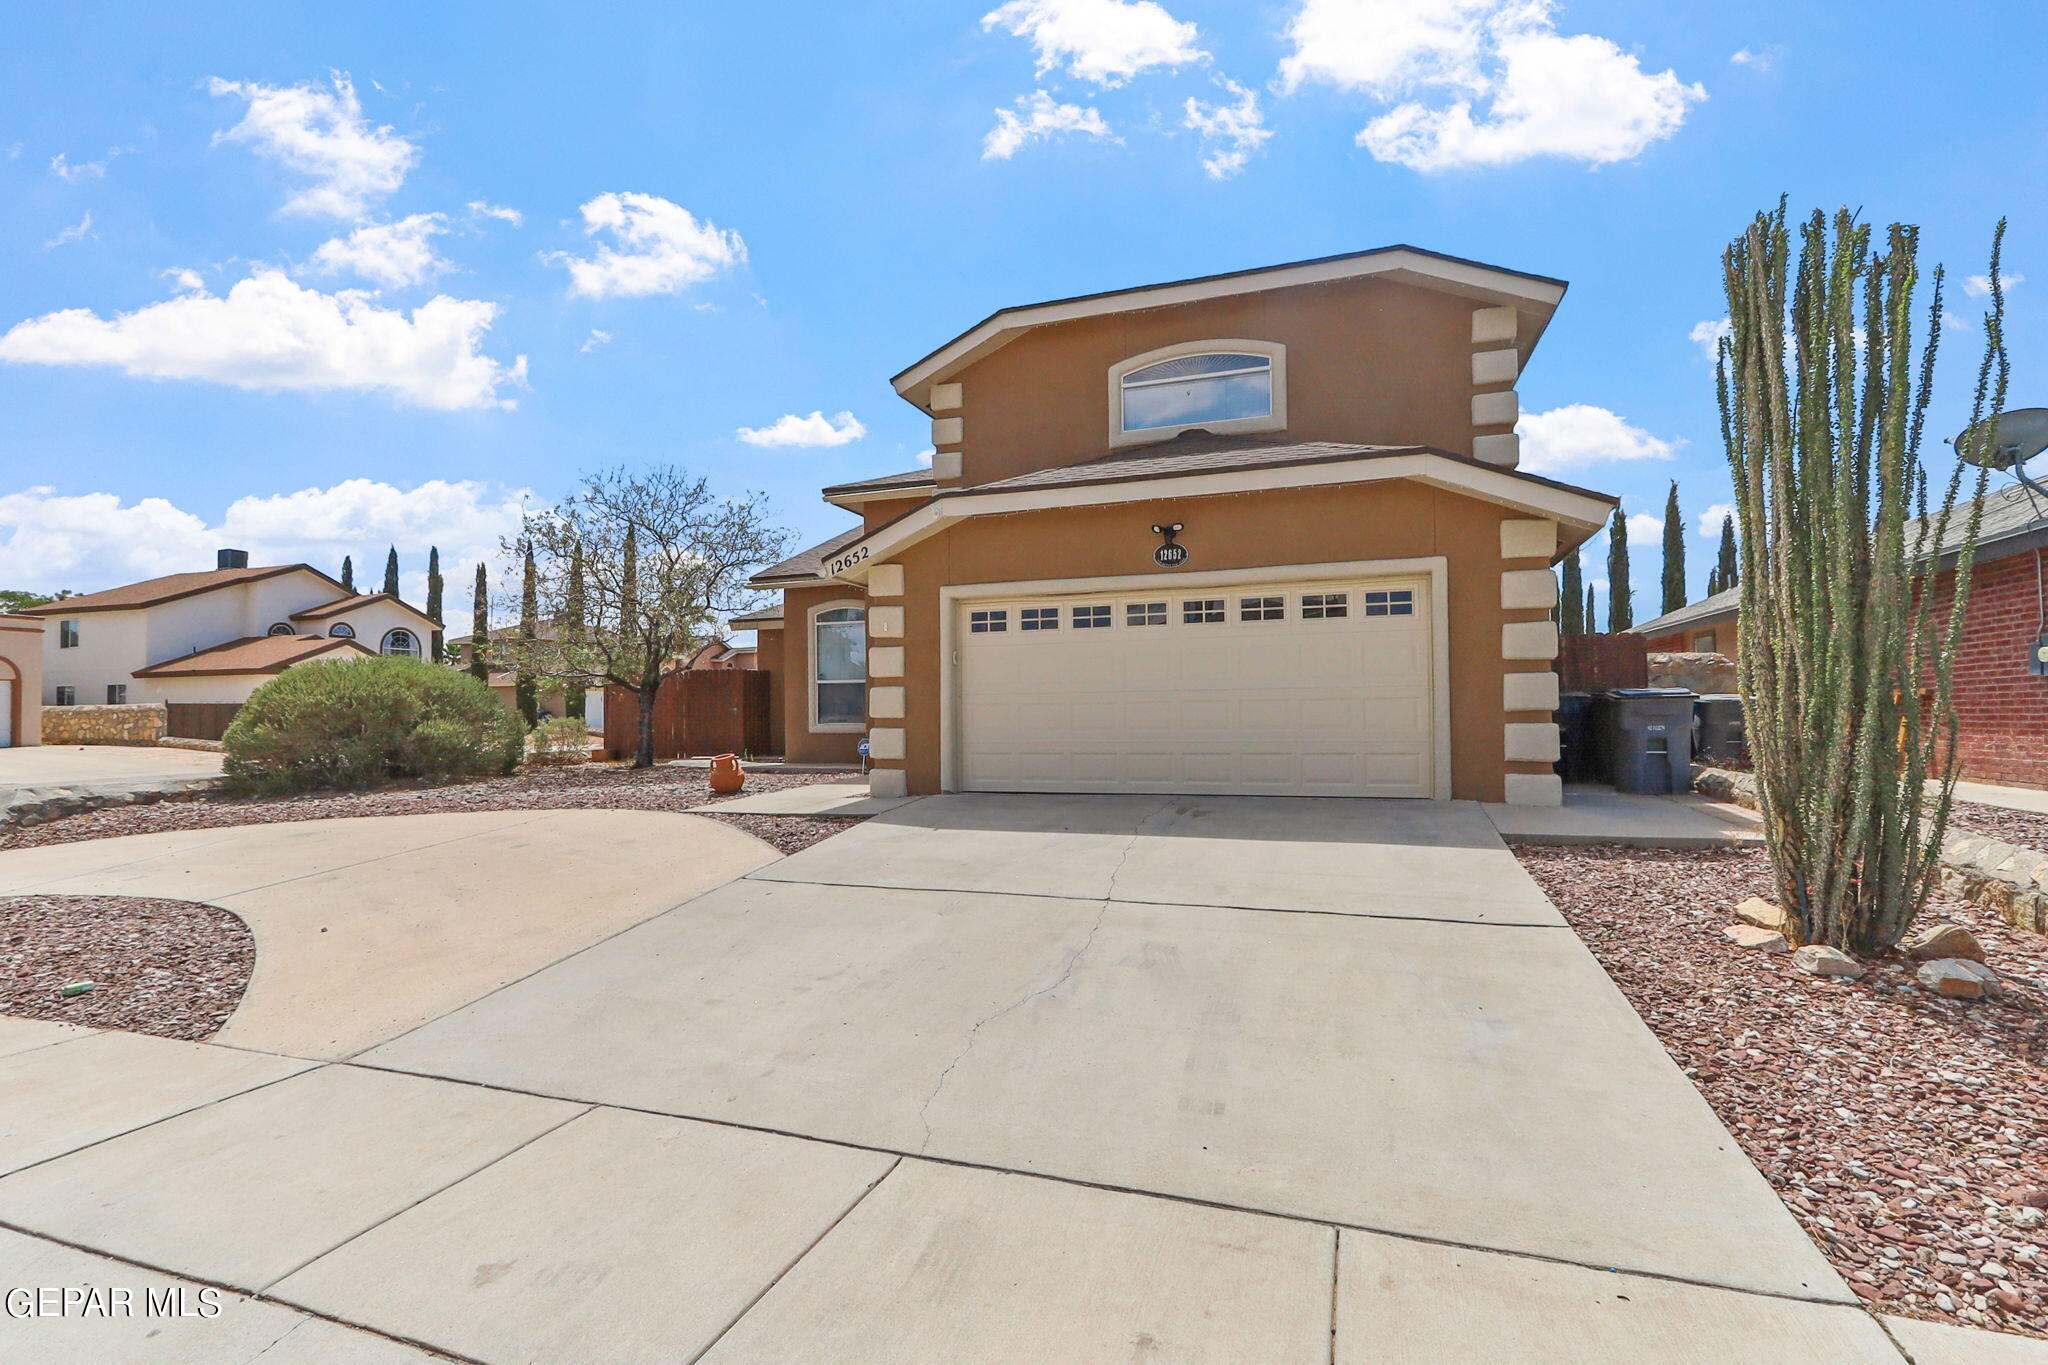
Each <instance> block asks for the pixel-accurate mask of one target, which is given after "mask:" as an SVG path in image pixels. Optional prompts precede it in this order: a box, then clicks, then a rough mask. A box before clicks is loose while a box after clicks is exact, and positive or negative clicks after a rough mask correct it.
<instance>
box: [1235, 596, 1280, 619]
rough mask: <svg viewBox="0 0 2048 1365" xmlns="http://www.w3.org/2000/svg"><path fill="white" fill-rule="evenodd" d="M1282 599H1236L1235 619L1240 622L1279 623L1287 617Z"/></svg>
mask: <svg viewBox="0 0 2048 1365" xmlns="http://www.w3.org/2000/svg"><path fill="white" fill-rule="evenodd" d="M1286 600H1287V599H1285V598H1283V597H1240V598H1238V599H1237V619H1238V620H1240V621H1279V620H1284V619H1285V618H1286V616H1287V608H1286V606H1285V605H1284V603H1285V602H1286Z"/></svg>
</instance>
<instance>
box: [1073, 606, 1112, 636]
mask: <svg viewBox="0 0 2048 1365" xmlns="http://www.w3.org/2000/svg"><path fill="white" fill-rule="evenodd" d="M1074 629H1075V630H1108V629H1109V604H1108V603H1104V604H1103V605H1101V606H1099V607H1075V608H1074Z"/></svg>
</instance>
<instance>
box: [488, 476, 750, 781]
mask: <svg viewBox="0 0 2048 1365" xmlns="http://www.w3.org/2000/svg"><path fill="white" fill-rule="evenodd" d="M787 548H788V536H787V533H785V532H783V531H781V530H778V529H776V528H774V527H772V526H770V525H769V522H768V518H767V507H766V499H765V498H764V496H763V495H762V494H759V493H749V494H747V495H745V496H744V497H739V498H728V497H720V496H719V495H717V494H715V493H713V492H712V491H711V489H710V487H709V486H708V485H707V483H706V482H705V480H703V479H701V478H697V477H694V476H692V475H691V474H690V473H689V472H688V471H687V470H683V469H679V468H677V467H675V466H673V465H662V466H658V467H656V468H654V469H650V470H643V471H635V470H628V469H624V468H618V469H608V470H603V471H600V472H598V473H595V474H588V475H585V476H584V479H583V487H582V488H581V489H579V490H578V491H577V492H576V493H575V494H574V495H573V496H572V497H570V498H568V499H566V500H565V501H563V502H561V503H560V504H558V505H556V506H554V507H550V508H546V509H543V510H540V511H529V512H528V513H527V514H526V517H525V519H524V522H523V524H522V525H521V527H520V531H519V534H518V535H517V536H516V537H514V538H512V539H509V540H507V541H506V542H505V550H506V552H507V553H508V554H514V555H523V554H525V553H526V552H527V551H528V550H531V552H532V555H533V565H534V571H533V572H534V578H533V582H534V594H535V600H536V604H537V607H538V615H539V617H540V619H541V620H542V621H545V622H547V623H549V624H550V626H551V627H552V628H550V629H542V630H539V631H538V632H537V633H536V634H537V638H534V639H531V640H527V639H523V638H522V639H520V640H518V641H516V642H513V643H511V645H510V648H509V650H508V651H507V652H509V653H511V654H513V655H514V656H515V658H514V665H515V667H518V668H519V669H521V670H522V671H524V672H527V673H529V674H531V675H532V676H534V677H536V678H544V679H547V680H549V681H551V682H556V683H560V684H561V685H562V686H564V687H568V688H572V689H579V690H580V689H581V688H584V687H592V686H604V685H606V684H610V685H612V686H616V687H623V688H626V689H627V690H629V691H631V692H632V693H633V694H634V696H635V697H636V698H637V700H638V703H639V722H640V725H639V736H638V742H637V743H636V745H635V751H634V755H633V766H634V767H636V768H645V767H649V766H651V765H652V764H653V762H654V701H655V697H656V694H658V693H659V692H660V690H661V685H662V683H663V682H664V681H665V680H667V679H668V678H669V677H671V676H672V675H674V674H675V673H678V672H680V671H681V670H682V668H683V666H684V665H685V664H686V663H687V662H688V661H689V658H690V656H691V655H692V654H694V653H695V652H696V651H697V650H698V649H699V648H701V647H702V646H703V645H705V644H707V643H708V642H710V641H711V640H713V639H715V638H717V635H718V624H719V622H720V620H721V619H722V618H724V617H726V616H730V615H737V614H739V613H742V612H744V611H746V610H747V609H749V608H750V607H752V606H754V605H755V604H756V603H757V602H758V601H759V594H758V593H755V592H753V591H751V590H750V589H748V587H747V580H748V579H749V578H750V577H752V575H753V574H754V572H755V571H756V570H757V569H759V568H760V567H761V566H762V565H764V564H767V563H770V562H772V561H774V560H777V559H780V558H781V557H782V556H783V555H784V554H785V553H786V552H787Z"/></svg>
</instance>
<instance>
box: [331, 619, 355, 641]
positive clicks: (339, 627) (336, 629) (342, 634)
mask: <svg viewBox="0 0 2048 1365" xmlns="http://www.w3.org/2000/svg"><path fill="white" fill-rule="evenodd" d="M327 633H328V634H329V635H332V636H334V637H335V638H336V639H338V640H353V639H355V638H356V628H355V627H354V626H352V625H350V624H349V623H348V622H346V621H336V622H335V623H334V624H333V625H331V626H329V627H328V628H327Z"/></svg>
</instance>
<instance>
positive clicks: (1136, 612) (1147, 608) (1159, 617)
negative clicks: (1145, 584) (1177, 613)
mask: <svg viewBox="0 0 2048 1365" xmlns="http://www.w3.org/2000/svg"><path fill="white" fill-rule="evenodd" d="M1124 624H1125V625H1127V626H1163V625H1165V624H1166V603H1164V602H1126V603H1125V604H1124Z"/></svg>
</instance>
